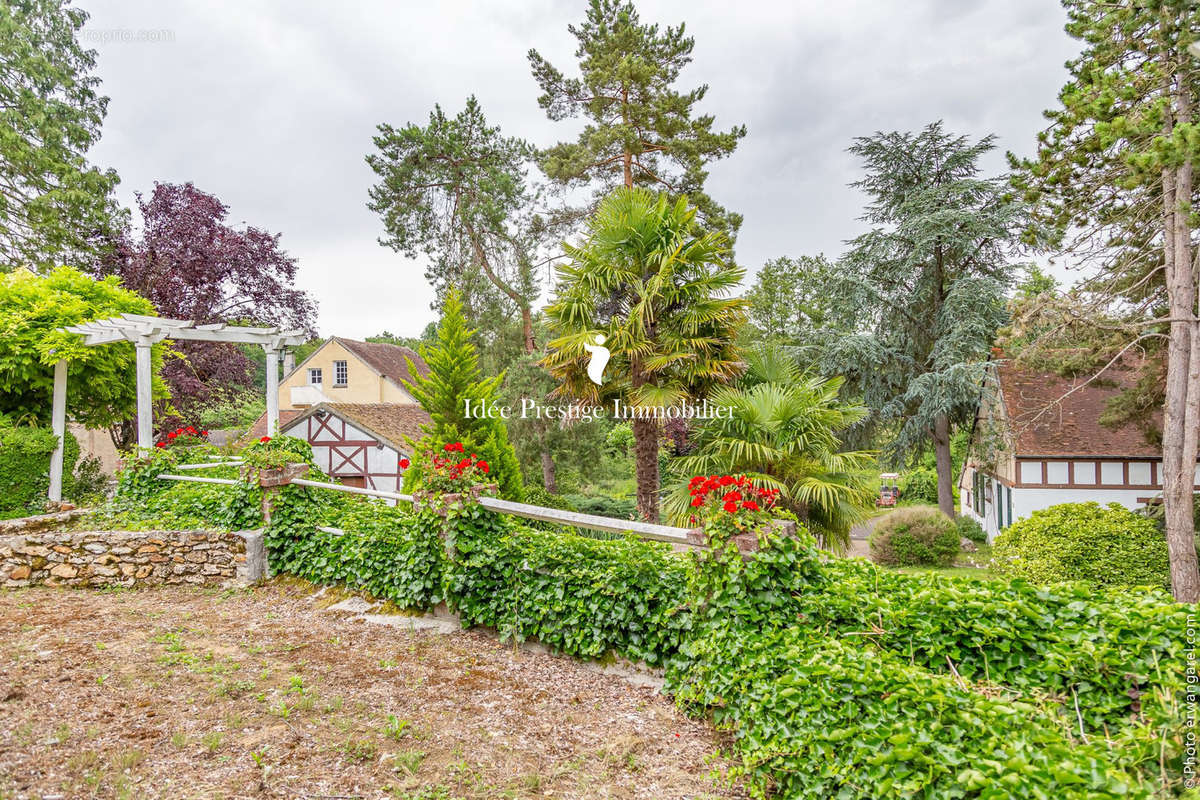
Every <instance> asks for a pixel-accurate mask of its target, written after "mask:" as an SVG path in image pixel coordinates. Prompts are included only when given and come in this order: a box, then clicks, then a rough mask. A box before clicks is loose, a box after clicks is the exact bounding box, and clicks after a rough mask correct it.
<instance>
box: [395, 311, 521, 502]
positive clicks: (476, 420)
mask: <svg viewBox="0 0 1200 800" xmlns="http://www.w3.org/2000/svg"><path fill="white" fill-rule="evenodd" d="M474 333H475V332H474V331H472V330H471V329H470V328H468V327H467V323H466V318H465V317H464V315H463V306H462V301H461V300H460V299H459V296H458V293H457V292H456V291H453V290H451V291H450V292H449V293H448V294H447V295H446V301H445V303H444V305H443V312H442V319H441V321H440V322H439V323H438V330H437V339H436V341H435V342H434V343H433V344H431V345H422V346H421V357H422V358H423V359H425V363H426V364H428V365H429V373H428V374H427V375H421V374H420V372H419V371H418V370H417V369H416V367H415V365H414V364H413V363H412V362H411V361H410V362H409V364H408V372H409V374H410V375H412V376H414V377H413V379H412V380H410V381H404V387H405V388H406V389H407V390H408V393H409V394H411V395H412V396H413V398H414V399H415V400H416V401H417V402H418V403H420V404H421V407H422V408H424V409H425V411H426V412H428V413H429V417H430V421H429V423H428V424H427V425H425V426H424V427H423V428H422V433H424V434H425V436H424V438H423V439H422V440H421V441H420V442H415V443H413V445H414V447H415V449H416V451H417V452H424V451H425V450H436V449H439V448H441V446H442V445H444V444H447V443H449V442H462V443H463V445H464V446H465V447H466V449H467V450H468V451H473V452H475V453H478V454H479V455H481V456H482V457H483V458H484V459H485V460H486V461H487V462H488V464H489V466H490V467H491V472H490V475H491V477H492V479H493V480H494V481H495V482H496V483H497V484H498V485H499V487H500V494H501V496H503V497H506V498H508V499H510V500H520V499H522V497H523V496H524V481H523V480H522V477H521V465H520V462H519V461H518V460H517V454H516V452H514V451H513V447H512V444H510V443H509V441H508V431H507V430H506V429H505V427H504V422H503V420H500V419H488V418H486V417H482V416H481V415H477V414H472V415H468V413H467V403H468V402H470V404H471V406H472V407H479V404H483V405H485V406H486V405H489V404H491V403H492V402H494V401H495V400H496V392H497V390H498V389H499V387H500V384H501V383H502V382H503V380H504V376H503V375H499V376H496V377H492V378H489V377H485V376H484V375H483V373H482V372H481V371H480V369H479V357H478V354H477V353H476V351H475V345H473V344H472V343H471V337H472V336H473V335H474ZM420 482H421V465H420V464H419V463H418V464H414V465H413V467H411V468H410V469H409V470H408V471H407V472H406V473H405V476H404V485H405V488H406V489H411V488H412V487H414V486H418V485H420Z"/></svg>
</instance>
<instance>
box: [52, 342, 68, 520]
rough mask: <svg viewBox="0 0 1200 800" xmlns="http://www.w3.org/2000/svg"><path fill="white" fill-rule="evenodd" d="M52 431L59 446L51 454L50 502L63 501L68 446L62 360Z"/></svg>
mask: <svg viewBox="0 0 1200 800" xmlns="http://www.w3.org/2000/svg"><path fill="white" fill-rule="evenodd" d="M50 429H51V430H52V431H54V436H55V437H56V438H57V439H58V446H57V447H55V448H54V452H53V453H51V454H50V491H49V492H47V496H48V497H49V499H50V502H52V503H57V502H59V501H61V500H62V475H63V450H64V448H65V447H66V444H67V360H66V359H65V358H60V359H59V360H58V361H57V362H55V364H54V394H53V396H52V399H51V406H50Z"/></svg>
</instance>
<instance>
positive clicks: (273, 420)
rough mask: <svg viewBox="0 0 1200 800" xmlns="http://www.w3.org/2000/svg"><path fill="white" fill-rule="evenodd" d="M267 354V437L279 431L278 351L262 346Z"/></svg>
mask: <svg viewBox="0 0 1200 800" xmlns="http://www.w3.org/2000/svg"><path fill="white" fill-rule="evenodd" d="M263 350H264V351H265V352H266V354H267V435H268V436H274V435H275V433H276V431H277V430H278V429H279V351H278V350H276V349H275V348H274V347H268V346H265V345H264V346H263Z"/></svg>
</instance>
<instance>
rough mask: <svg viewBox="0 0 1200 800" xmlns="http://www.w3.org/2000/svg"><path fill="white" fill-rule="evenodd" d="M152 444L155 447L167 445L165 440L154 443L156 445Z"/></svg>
mask: <svg viewBox="0 0 1200 800" xmlns="http://www.w3.org/2000/svg"><path fill="white" fill-rule="evenodd" d="M154 446H155V447H166V446H167V443H166V442H159V443H158V444H156V445H154Z"/></svg>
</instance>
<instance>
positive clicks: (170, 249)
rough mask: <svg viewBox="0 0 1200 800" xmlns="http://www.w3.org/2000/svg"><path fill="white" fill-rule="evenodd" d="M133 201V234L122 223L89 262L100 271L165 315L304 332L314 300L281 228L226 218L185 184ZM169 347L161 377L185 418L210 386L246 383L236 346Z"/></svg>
mask: <svg viewBox="0 0 1200 800" xmlns="http://www.w3.org/2000/svg"><path fill="white" fill-rule="evenodd" d="M137 205H138V210H139V212H140V213H141V217H142V230H141V235H140V236H135V235H134V233H133V232H132V231H131V230H130V229H128V228H127V229H125V230H124V231H123V232H122V233H121V234H120V235H119V236H118V238H117V240H116V241H115V242H114V243H113V246H112V247H111V248H109V251H108V252H107V253H106V254H105V255H104V256H103V257H102V258H101V259H100V261H99V262H98V263H97V264H96V269H95V271H96V273H97V274H98V275H101V276H104V275H116V276H118V277H120V279H121V281H122V282H123V283H124V284H125V286H126V288H128V289H132V290H133V291H135V292H137V293H138V294H140V295H142V296H143V297H145V298H146V299H148V300H149V301H150V302H151V303H153V304H154V307H155V308H156V309H157V310H158V313H159V314H160V315H161V316H164V317H172V318H175V319H187V320H192V321H194V322H196V323H199V324H206V323H212V322H229V323H238V324H245V325H282V326H285V327H289V328H302V329H304V330H306V331H310V332H311V330H312V328H313V324H314V322H315V320H316V303H315V302H314V301H313V299H312V298H311V297H309V296H308V294H306V293H305V292H303V291H301V290H299V289H297V288H295V285H294V284H295V280H296V259H294V258H292V257H291V256H289V255H288V254H287V252H285V251H284V250H283V249H282V248H281V247H280V246H279V234H273V233H269V232H267V231H264V230H262V229H260V228H255V227H252V226H245V227H242V228H235V227H233V226H232V225H229V224H228V223H227V222H226V216H227V215H228V211H229V209H228V208H227V207H226V205H225V204H224V203H222V202H221V201H220V200H218V199H217V198H216V197H214V196H213V195H211V194H208V193H207V192H203V191H201V190H199V189H197V188H196V187H195V186H193V185H192V184H191V183H184V184H175V183H155V184H154V191H153V192H151V193H150V196H149V197H148V198H147V197H145V196H143V195H142V194H141V193H139V194H138V195H137ZM173 348H174V350H175V351H176V352H177V353H178V354H179V356H181V357H179V358H168V359H167V362H166V365H165V366H164V368H163V377H165V378H166V380H167V382H168V384H169V385H170V388H171V396H172V403H173V404H174V406H175V408H176V409H177V410H178V412H179V415H180V416H182V417H183V418H185V419H187V418H190V417H192V416H194V415H195V413H196V411H197V410H198V409H199V408H200V407H202V406H203V405H204V403H206V402H207V401H209V400H210V399H211V398H212V397H213V394H214V392H219V391H220V390H223V389H227V388H237V387H245V386H249V385H250V384H252V383H253V381H254V362H253V361H252V360H251V359H250V358H249V357H248V356H247V355H246V353H244V352H243V351H242V350H240V349H239V348H238V347H237V346H236V345H231V344H222V343H215V342H175V343H174V345H173ZM159 421H160V424H174V422H175V419H174V418H171V417H168V416H167V415H160V416H159ZM126 427H128V428H129V430H125V429H124V428H126ZM131 434H132V427H131V426H124V427H122V428H121V429H119V430H114V432H113V438H114V440H115V441H116V442H117V444H118V445H119V446H124V445H126V444H128V443H129V441H130V440H131Z"/></svg>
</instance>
